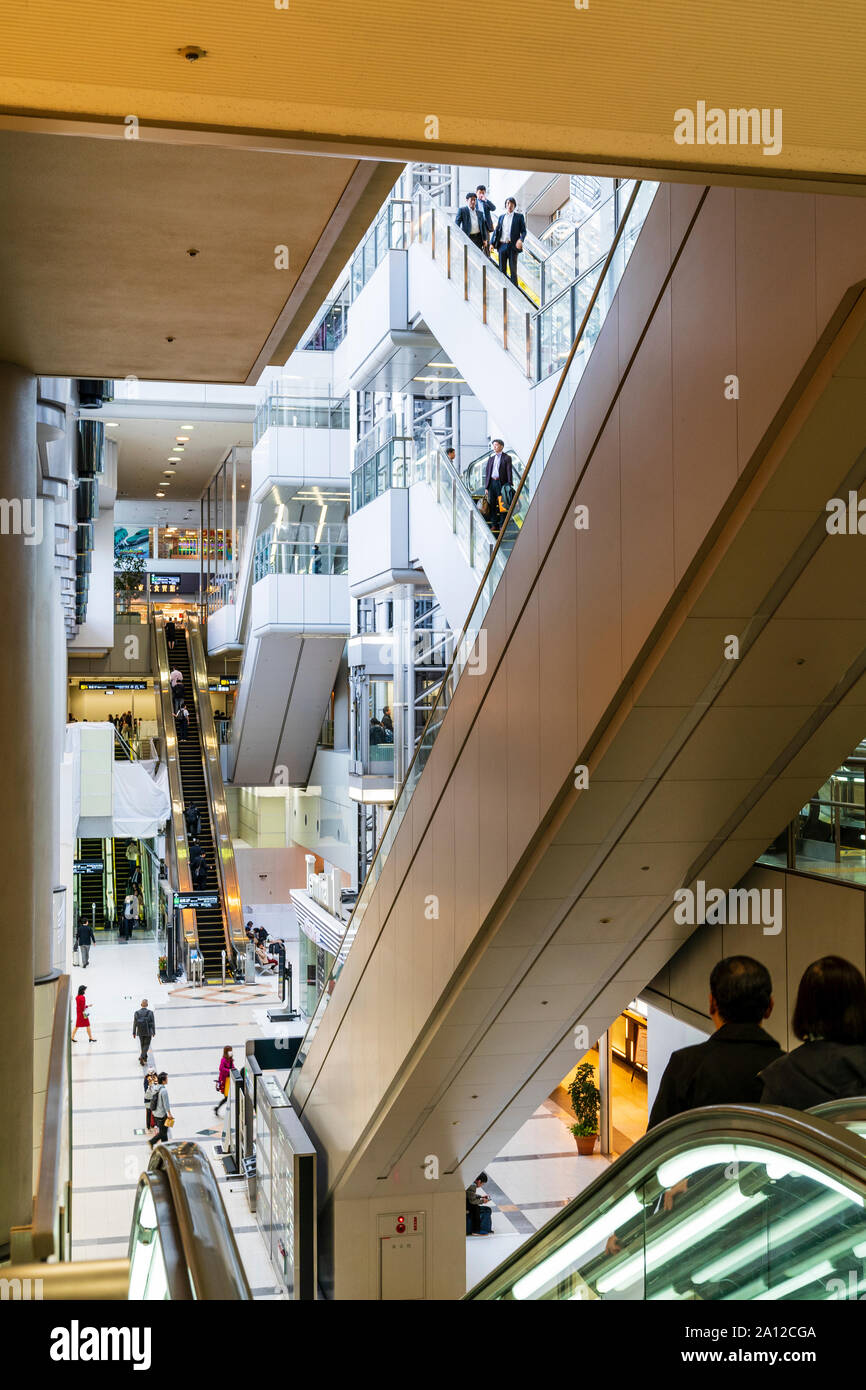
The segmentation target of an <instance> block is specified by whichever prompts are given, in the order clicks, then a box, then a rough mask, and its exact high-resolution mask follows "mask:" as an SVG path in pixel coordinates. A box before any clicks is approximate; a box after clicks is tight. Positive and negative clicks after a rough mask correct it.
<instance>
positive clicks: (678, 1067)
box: [647, 956, 783, 1129]
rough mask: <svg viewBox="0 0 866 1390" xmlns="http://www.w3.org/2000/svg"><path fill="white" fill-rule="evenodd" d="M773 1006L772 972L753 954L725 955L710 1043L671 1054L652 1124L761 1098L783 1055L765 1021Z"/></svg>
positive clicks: (713, 989) (713, 979) (714, 990)
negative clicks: (764, 1075)
mask: <svg viewBox="0 0 866 1390" xmlns="http://www.w3.org/2000/svg"><path fill="white" fill-rule="evenodd" d="M772 1011H773V982H772V980H771V979H770V972H769V971H768V970H767V968H766V966H764V965H761V963H760V961H757V960H753V959H752V957H751V956H726V957H725V959H724V960H720V961H719V963H718V965H716V966H714V968H713V972H712V974H711V975H710V1018H711V1019H712V1020H713V1023H714V1024H715V1028H716V1031H715V1032H714V1033H713V1034H712V1036H711V1037H709V1038H707V1041H706V1042H703V1043H697V1044H696V1045H695V1046H694V1047H682V1048H680V1049H679V1051H678V1052H674V1053H672V1054H671V1058H670V1061H669V1062H668V1064H667V1066H666V1067H665V1071H664V1075H663V1076H662V1079H661V1082H660V1083H659V1089H658V1095H657V1096H656V1098H655V1101H654V1102H653V1108H652V1110H651V1111H650V1117H649V1124H648V1126H647V1128H648V1129H652V1127H653V1126H654V1125H657V1124H661V1122H662V1120H667V1119H669V1118H670V1117H671V1116H672V1115H681V1114H682V1113H683V1111H684V1110H697V1109H698V1108H699V1107H700V1106H702V1105H748V1104H749V1103H753V1104H757V1103H758V1102H759V1101H760V1099H761V1091H762V1089H763V1083H762V1081H761V1078H760V1073H761V1072H762V1071H763V1069H764V1067H768V1066H769V1065H770V1063H771V1062H775V1060H776V1058H777V1057H781V1056H782V1055H783V1053H782V1049H781V1048H780V1046H779V1044H778V1043H777V1042H776V1039H775V1038H771V1037H770V1034H769V1033H765V1032H764V1029H763V1028H762V1027H761V1023H762V1022H763V1020H764V1019H765V1018H769V1017H770V1014H771V1013H772Z"/></svg>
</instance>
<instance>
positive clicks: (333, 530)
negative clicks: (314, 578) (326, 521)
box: [253, 522, 349, 584]
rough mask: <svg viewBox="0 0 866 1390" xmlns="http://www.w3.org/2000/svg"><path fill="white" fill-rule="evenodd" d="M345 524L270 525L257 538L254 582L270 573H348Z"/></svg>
mask: <svg viewBox="0 0 866 1390" xmlns="http://www.w3.org/2000/svg"><path fill="white" fill-rule="evenodd" d="M348 572H349V547H348V539H347V528H346V527H345V525H320V526H313V525H311V524H310V523H308V522H298V523H296V524H294V525H287V526H283V527H280V528H279V529H278V528H277V527H276V526H270V527H268V529H267V530H266V531H263V532H262V534H261V535H260V536H259V537H258V538H257V540H256V548H255V554H254V556H253V583H254V584H255V583H258V581H259V580H260V579H264V578H265V576H266V575H269V574H348Z"/></svg>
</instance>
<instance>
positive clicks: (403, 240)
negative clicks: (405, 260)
mask: <svg viewBox="0 0 866 1390" xmlns="http://www.w3.org/2000/svg"><path fill="white" fill-rule="evenodd" d="M411 225H412V202H411V200H410V199H408V198H392V199H390V200H389V201H388V202H387V203H386V204H385V206H384V207H383V208H382V210H381V212H380V213H379V216H378V217H377V218H376V221H375V222H374V223H373V225H372V227H371V228H370V230H369V232H368V233H367V235H366V236H365V238H364V240H363V241H362V242H361V245H360V246H359V247H358V250H357V251H356V252H355V254H354V256H353V257H352V266H351V270H350V272H349V285H350V287H351V293H352V299H356V298H357V296H358V295H359V294H360V293H361V290H362V289H363V288H364V286H365V285H366V284H367V283H368V282H369V280H370V279H371V277H372V275H373V273H374V271H375V270H376V269H377V267H378V266H380V265H381V264H382V261H383V260H384V259H385V256H386V254H387V252H388V251H405V250H406V247H407V246H408V244H409V237H410V235H411Z"/></svg>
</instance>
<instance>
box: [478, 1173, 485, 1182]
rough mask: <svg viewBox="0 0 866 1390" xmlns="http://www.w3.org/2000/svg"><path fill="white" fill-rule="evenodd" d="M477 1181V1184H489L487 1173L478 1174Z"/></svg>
mask: <svg viewBox="0 0 866 1390" xmlns="http://www.w3.org/2000/svg"><path fill="white" fill-rule="evenodd" d="M475 1181H476V1182H487V1181H488V1178H487V1174H486V1173H479V1174H478V1177H477V1178H476V1179H475Z"/></svg>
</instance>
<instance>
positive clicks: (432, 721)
mask: <svg viewBox="0 0 866 1390" xmlns="http://www.w3.org/2000/svg"><path fill="white" fill-rule="evenodd" d="M641 186H642V184H641V182H640V181H637V180H636V181H635V184H634V187H633V188H632V191H631V196H630V197H629V200H628V203H627V205H626V208H625V211H624V213H623V216H622V219H621V220H620V222H619V225H618V226H617V229H616V233H615V235H614V237H613V239H612V241H611V244H610V247H609V249H608V253H607V256H606V257H605V260H604V265H603V267H602V270H601V273H600V274H599V275H598V277H597V279H596V282H595V285H594V287H593V291H592V294H591V295H590V298H589V301H588V303H587V306H586V310H585V312H584V315H583V317H582V319H581V322H580V326H579V328H578V331H577V335H576V337H575V339H574V342H573V343H572V345H571V350H570V352H569V354H568V357H567V359H566V361H565V363H564V365H563V368H562V372H561V374H560V377H559V380H558V382H557V383H556V389H555V391H554V393H553V396H552V397H551V400H550V404H549V406H548V407H547V411H546V412H545V415H544V419H543V420H542V422H541V428H540V429H539V431H538V435H537V437H536V440H535V443H534V444H533V446H532V449H531V451H530V454H529V458H528V460H527V462H526V467H525V468H524V470H523V473H522V474H521V477H520V480H519V482H518V484H517V487H516V488H515V491H514V497H513V498H512V501H511V506H510V507H509V509H508V512H507V513H506V515H505V518H504V520H503V523H502V526H501V529H500V532H499V535H498V537H497V540H496V544H495V545H494V547H493V549H492V551H491V553H490V558H489V560H488V562H487V565H486V567H485V570H484V573H483V575H482V577H481V580H480V583H479V585H478V588H477V590H476V593H475V598H474V599H473V601H472V605H471V607H470V609H469V612H468V614H467V616H466V620H465V622H464V624H463V628H462V631H461V633H460V636H459V637H458V639H457V640H456V641H455V643H454V649H453V653H452V656H451V661H450V662H449V665H448V669H447V670H446V672H445V675H444V676H443V678H442V683H441V685H440V686H439V690H438V691H437V694H436V698H435V700H434V701H433V703H432V705H431V707H430V713H429V714H428V716H427V721H426V723H425V725H424V729H423V730H422V733H421V737H420V738H419V739H418V740H417V741H416V743H415V748H414V750H413V753H412V757H411V759H410V762H409V766H408V768H407V769H406V774H405V776H404V778H403V782H402V785H401V788H400V792H399V794H398V795H397V796H396V797H395V799H394V803H393V805H392V807H391V813H390V815H389V817H388V820H387V822H386V824H385V828H384V830H383V832H382V837H381V839H380V841H379V844H378V846H377V847H376V851H375V853H374V855H373V858H372V861H371V863H370V867H369V869H368V870H367V874H366V877H365V879H364V883H363V886H362V887H361V889H360V891H359V893H358V897H357V900H356V903H355V907H354V909H353V912H352V915H351V917H350V918H349V922H348V924H347V926H346V937H348V935H349V933H350V932H351V934H352V935H351V939H352V940H354V938H355V936H356V935H357V932H358V929H359V927H360V924H361V920H362V918H363V914H364V912H365V911H366V906H367V902H366V898H367V891H368V888H369V889H370V891H372V886H373V885H374V884H375V882H376V880H377V879H378V877H379V874H380V873H381V869H382V865H381V860H382V858H383V856H387V853H388V851H389V850H390V847H391V843H392V842H393V838H394V836H395V835H396V831H397V827H398V825H399V824H400V822H401V820H402V817H403V814H404V810H405V807H404V805H403V802H404V797H405V796H406V793H407V791H408V789H409V787H410V785H411V780H412V774H413V771H414V769H415V766H416V764H417V763H418V762H419V758H420V755H421V750H422V749H423V748H424V746H425V741H426V739H427V735H428V733H429V732H430V731H431V730H432V729H433V728H434V726H438V724H441V723H442V719H443V713H442V710H443V704H444V697H445V694H446V690H447V688H448V684H449V681H450V679H451V677H452V675H453V673H454V669H455V666H456V664H457V661H458V656H459V655H460V653H461V651H462V649H463V644H464V641H468V647H467V657H468V652H469V651H471V649H472V647H473V646H474V645H475V642H476V641H477V640H478V634H479V631H480V627H478V628H475V629H473V627H472V619H473V617H474V615H475V613H476V610H477V609H478V606H479V604H480V603H481V601H482V597H483V596H484V595H485V593H486V589H487V584H488V580H489V579H490V576H491V573H492V571H493V569H494V566H496V565H497V564H499V563H500V562H501V567H502V568H504V561H502V560H501V557H502V555H503V553H506V551H507V549H508V548H510V545H511V543H512V542H511V538H510V537H509V538H508V540H506V534H507V532H508V531H509V529H510V524H511V522H512V519H513V518H514V517H515V515H516V514H517V510H518V508H519V506H520V502H521V498H522V496H523V493H524V489H525V488H527V487H528V480H529V476H530V472H531V470H532V468H533V465H534V463H535V459H536V457H537V456H538V453H539V450H540V449H541V447H542V445H543V442H544V439H545V434H546V431H547V427H548V425H549V423H550V421H551V420H552V418H553V414H554V411H555V410H556V408H557V405H558V402H559V399H560V396H561V394H562V391H563V387H564V384H565V382H566V381H567V379H568V374H569V369H570V367H571V365H572V363H573V362H574V359H575V356H576V354H577V350H578V348H579V346H580V344H581V342H582V340H583V335H584V333H585V331H586V328H587V325H588V324H589V323H590V321H591V317H592V313H593V310H594V308H595V305H596V303H597V302H598V299H599V297H600V295H601V291H602V286H603V285H604V284H605V281H606V278H607V273H608V271H609V270H610V268H611V266H612V264H613V260H614V256H615V255H616V252H617V249H618V247H619V245H620V242H621V240H622V238H623V235H624V232H625V229H626V227H627V226H628V225H629V218H630V215H631V212H632V209H633V208H634V206H635V204H636V202H637V198H638V195H639V193H640V189H641ZM576 389H577V387H576V385H575V390H576ZM569 404H570V402H569ZM563 419H564V416H563ZM560 423H562V422H560ZM542 468H543V464H542ZM500 573H501V569H500ZM485 611H486V610H485ZM469 639H471V640H469ZM437 721H438V722H437ZM410 795H411V793H410ZM356 916H357V921H356V920H355V918H356ZM344 940H345V937H344ZM344 954H345V953H344ZM338 966H340V956H339V955H338V956H337V957H336V958H335V961H334V965H333V966H332V967H331V970H330V971H329V973H328V978H327V980H326V981H325V985H324V988H323V990H322V992H321V994H320V995H319V998H318V1000H317V1001H316V1007H315V1009H314V1011H313V1015H312V1017H311V1018H310V1020H309V1023H308V1024H307V1028H306V1030H305V1032H304V1037H303V1039H302V1041H301V1046H300V1047H299V1049H298V1052H297V1054H296V1056H295V1060H294V1062H293V1063H292V1070H291V1073H290V1075H289V1080H288V1083H287V1090H289V1091H290V1090H291V1089H292V1088H293V1086H294V1084H295V1082H296V1081H297V1078H298V1073H299V1071H300V1068H301V1067H302V1065H303V1061H304V1058H305V1056H306V1052H307V1045H308V1041H309V1040H311V1038H312V1037H314V1036H315V1033H316V1030H317V1028H318V1025H319V1020H320V1017H321V1013H322V1011H323V1009H324V1008H325V1007H326V1006H327V1000H328V999H329V998H330V995H331V991H332V990H333V987H334V983H335V980H336V974H335V971H336V972H337V974H338V973H339V969H338Z"/></svg>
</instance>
